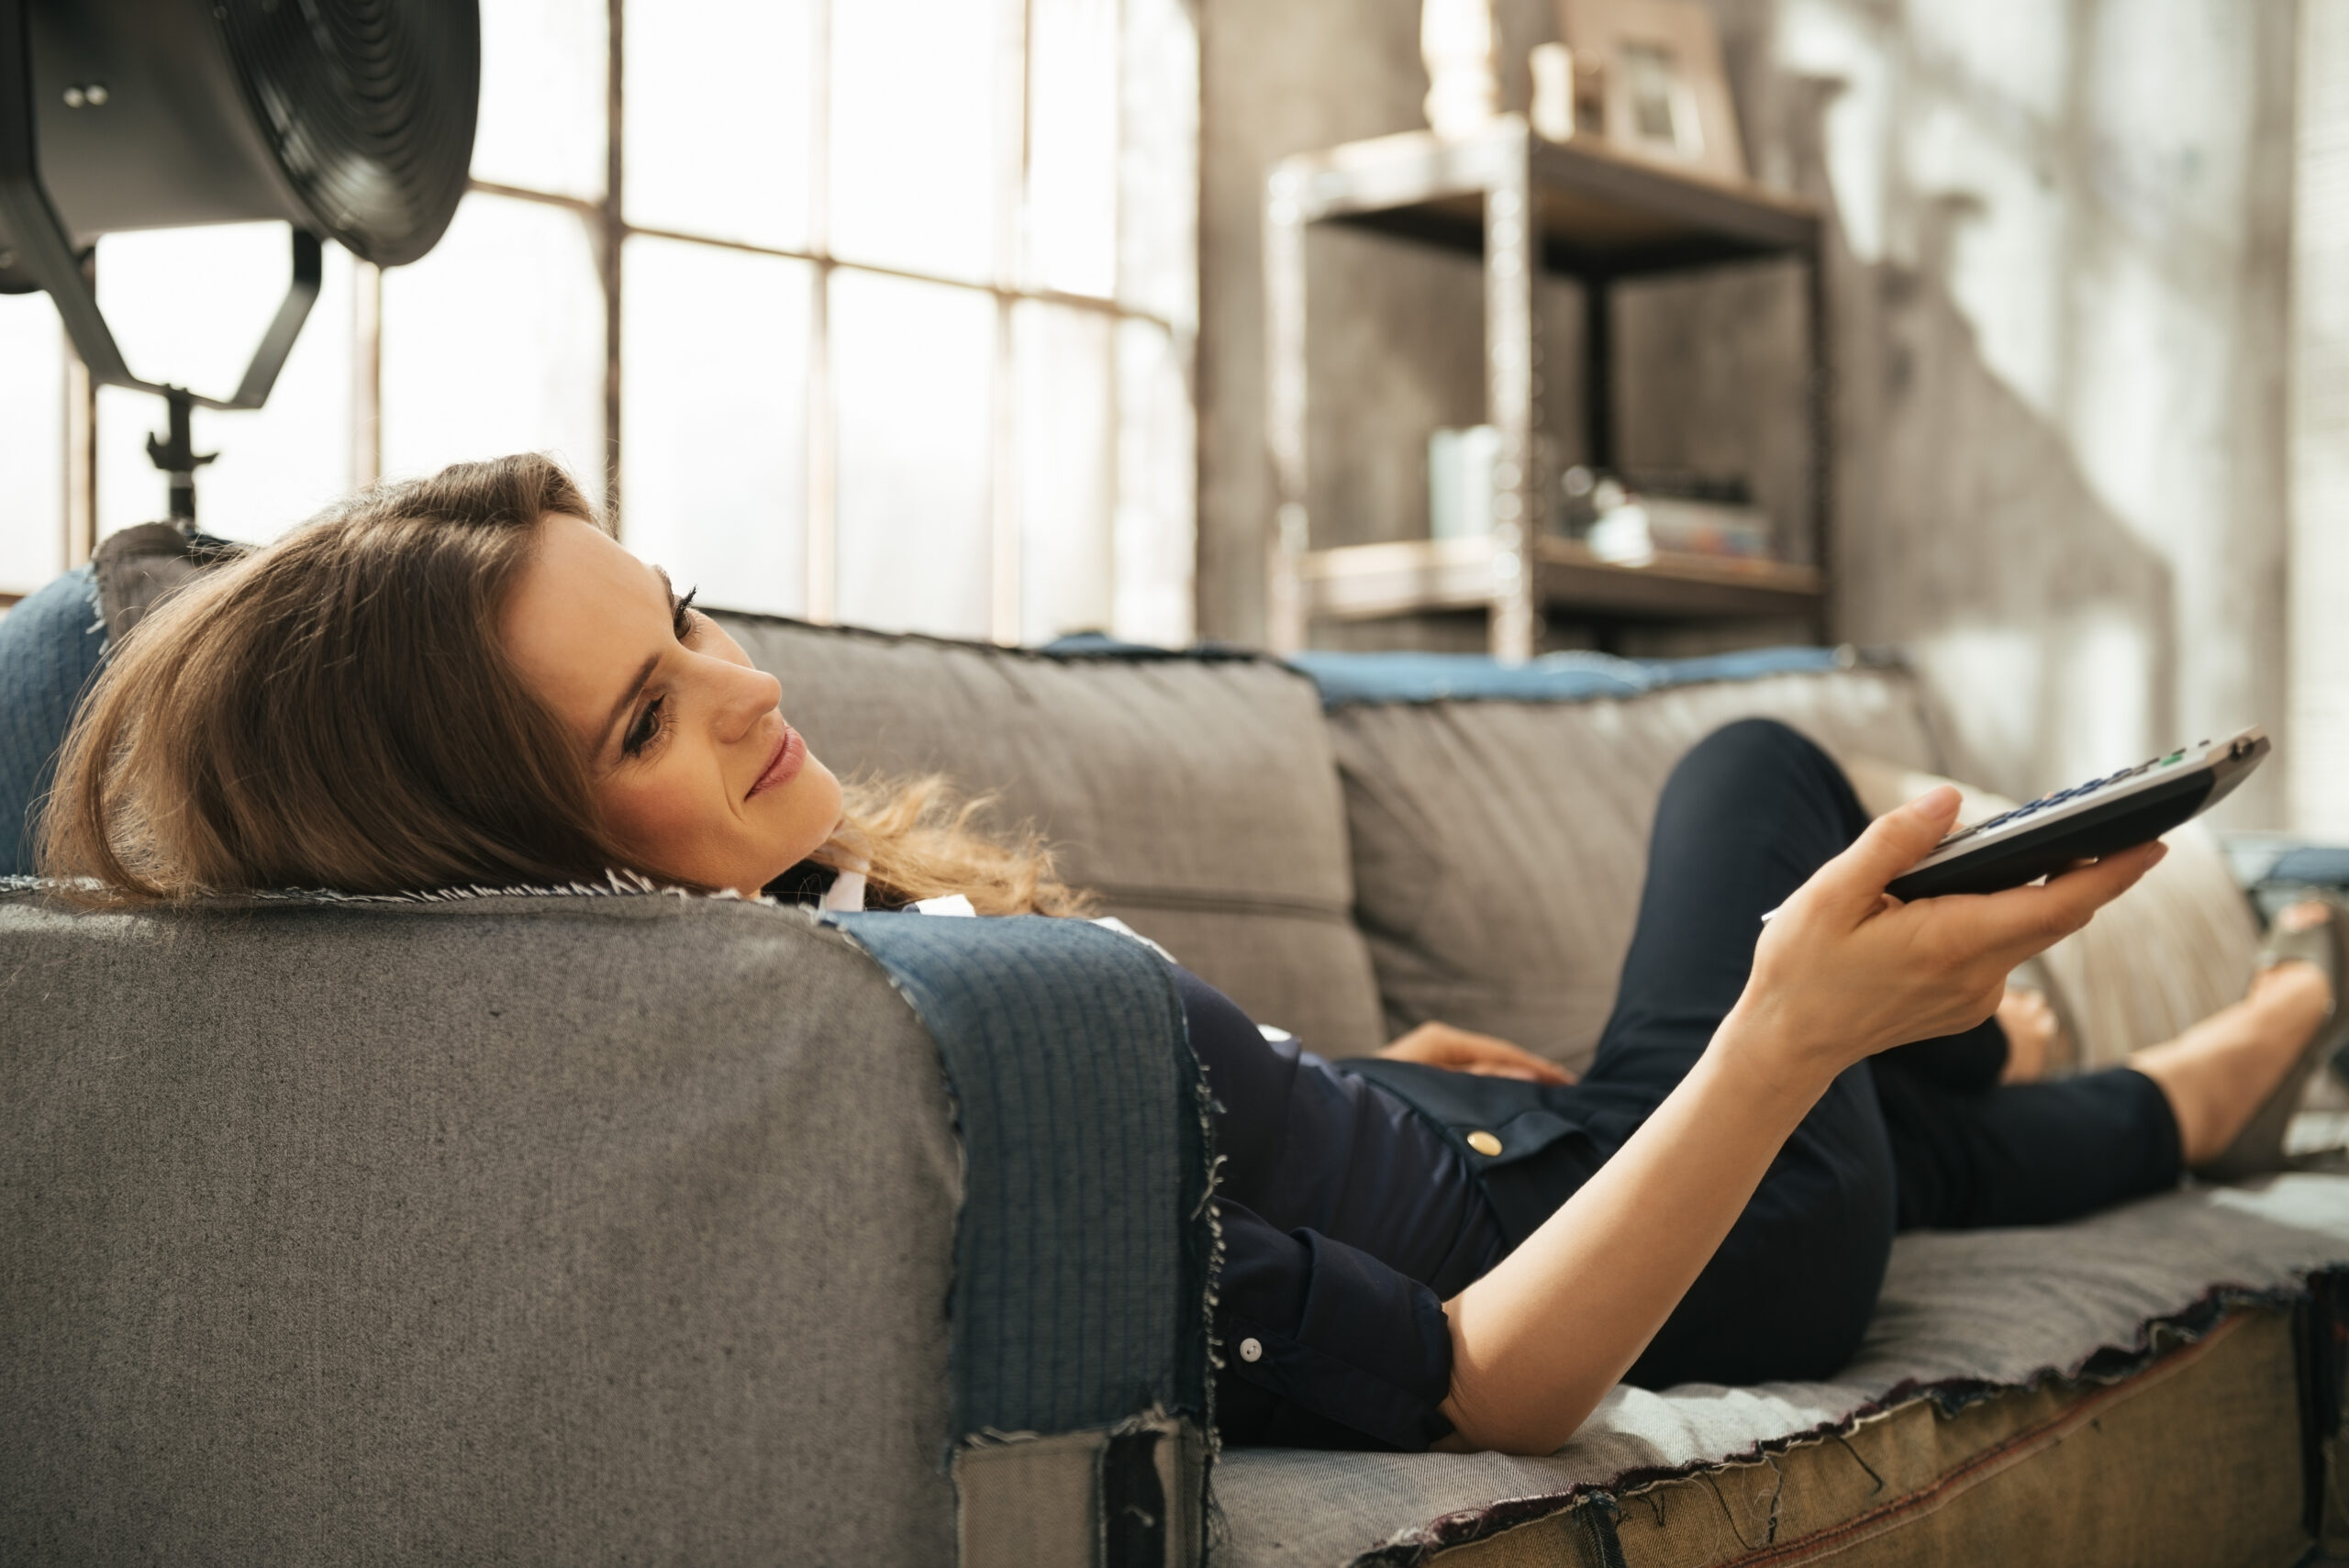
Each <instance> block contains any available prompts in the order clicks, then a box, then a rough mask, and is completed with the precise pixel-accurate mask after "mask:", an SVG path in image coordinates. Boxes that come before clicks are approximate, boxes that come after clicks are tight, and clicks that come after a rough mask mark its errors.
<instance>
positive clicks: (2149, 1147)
mask: <svg viewBox="0 0 2349 1568" xmlns="http://www.w3.org/2000/svg"><path fill="white" fill-rule="evenodd" d="M1876 1100H1877V1103H1878V1104H1879V1105H1881V1106H1883V1107H1884V1119H1885V1125H1886V1128H1887V1131H1888V1133H1889V1135H1890V1138H1891V1143H1892V1162H1893V1168H1894V1170H1895V1171H1896V1172H1897V1173H1898V1180H1897V1182H1896V1187H1897V1190H1898V1194H1899V1200H1900V1202H1899V1211H1900V1229H1903V1230H1913V1229H1938V1230H1969V1229H1982V1228H1984V1227H1988V1226H1998V1225H2055V1224H2060V1223H2061V1222H2063V1221H2065V1220H2067V1219H2076V1218H2080V1217H2081V1216H2082V1215H2086V1214H2093V1213H2095V1212H2096V1211H2097V1210H2098V1209H2100V1208H2109V1207H2111V1206H2112V1205H2114V1204H2116V1203H2123V1202H2126V1201H2127V1200H2128V1199H2130V1198H2133V1197H2143V1196H2144V1195H2147V1194H2149V1193H2157V1192H2164V1191H2166V1190H2167V1189H2169V1188H2171V1187H2174V1186H2176V1184H2177V1179H2178V1177H2179V1176H2180V1175H2181V1174H2183V1173H2184V1171H2185V1164H2184V1162H2183V1158H2182V1151H2181V1149H2180V1146H2179V1143H2178V1133H2177V1122H2176V1119H2175V1118H2173V1117H2172V1115H2171V1114H2170V1108H2169V1102H2168V1101H2167V1099H2166V1098H2165V1096H2164V1095H2163V1094H2162V1091H2161V1088H2160V1086H2159V1085H2157V1084H2155V1083H2154V1081H2153V1080H2152V1079H2151V1078H2148V1077H2146V1076H2145V1075H2144V1074H2143V1073H2137V1072H2133V1071H2132V1070H2131V1069H2129V1068H2126V1067H2114V1068H2108V1069H2106V1070H2105V1071H2103V1072H2100V1073H2083V1074H2081V1075H2080V1076H2078V1077H2076V1078H2063V1079H2057V1080H2055V1081H2054V1082H2051V1083H2043V1084H2007V1085H2004V1086H1999V1087H1992V1088H1988V1089H1979V1090H1974V1091H1971V1092H1968V1091H1965V1090H1958V1089H1950V1088H1946V1087H1944V1086H1943V1085H1942V1084H1935V1083H1932V1082H1929V1081H1927V1080H1925V1079H1923V1078H1920V1077H1918V1076H1916V1075H1915V1074H1912V1073H1900V1072H1897V1071H1896V1072H1885V1071H1878V1072H1877V1073H1876Z"/></svg>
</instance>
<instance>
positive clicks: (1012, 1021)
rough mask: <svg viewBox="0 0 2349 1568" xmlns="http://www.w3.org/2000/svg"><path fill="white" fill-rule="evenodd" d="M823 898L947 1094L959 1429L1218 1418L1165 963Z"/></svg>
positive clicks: (1189, 1060)
mask: <svg viewBox="0 0 2349 1568" xmlns="http://www.w3.org/2000/svg"><path fill="white" fill-rule="evenodd" d="M822 918H823V920H824V923H825V924H828V925H831V926H835V927H838V928H839V929H841V930H842V931H843V932H845V933H846V934H847V935H848V937H849V938H850V940H852V941H854V942H855V943H856V944H857V945H858V946H859V947H861V948H863V950H864V951H866V952H867V953H868V954H870V955H871V956H872V958H873V959H874V962H877V963H879V964H880V966H881V967H882V969H883V970H885V972H886V973H888V975H889V978H890V979H891V981H892V982H893V983H895V984H896V987H897V989H898V990H899V991H900V992H901V993H902V994H903V995H905V997H906V1000H907V1002H908V1003H909V1004H910V1005H911V1006H912V1007H913V1009H914V1012H915V1013H916V1014H917V1015H918V1017H919V1018H921V1021H922V1024H923V1026H924V1027H925V1028H926V1029H929V1031H930V1038H931V1039H932V1040H935V1041H936V1042H937V1045H938V1051H939V1057H940V1060H941V1062H942V1064H943V1065H944V1067H945V1070H946V1075H947V1079H948V1084H949V1087H950V1088H951V1090H952V1094H953V1096H954V1104H955V1115H956V1118H957V1121H958V1123H959V1129H960V1132H961V1135H962V1140H963V1168H964V1173H965V1175H964V1187H963V1213H962V1216H961V1218H960V1220H959V1223H958V1224H957V1227H956V1233H955V1243H954V1285H953V1292H952V1299H951V1302H950V1304H949V1307H948V1318H949V1331H950V1334H951V1336H952V1373H951V1376H952V1382H953V1393H954V1409H955V1415H954V1420H953V1429H954V1432H955V1433H956V1434H957V1435H958V1438H959V1437H963V1436H968V1435H972V1434H979V1433H985V1432H990V1431H993V1432H1011V1431H1034V1432H1063V1431H1073V1430H1078V1429H1087V1428H1100V1427H1108V1426H1112V1425H1115V1424H1116V1423H1118V1422H1119V1421H1121V1420H1124V1419H1126V1418H1130V1417H1133V1416H1136V1415H1140V1414H1142V1413H1145V1412H1147V1411H1150V1410H1152V1409H1156V1410H1163V1411H1169V1412H1174V1413H1176V1414H1178V1415H1186V1416H1192V1417H1196V1418H1197V1421H1198V1423H1199V1425H1200V1426H1201V1427H1202V1428H1207V1427H1208V1426H1210V1425H1211V1422H1212V1416H1213V1412H1212V1410H1211V1409H1210V1407H1209V1401H1210V1399H1211V1397H1212V1395H1211V1390H1210V1385H1209V1380H1208V1365H1209V1356H1210V1349H1209V1327H1210V1321H1211V1319H1210V1312H1211V1309H1212V1302H1211V1299H1210V1284H1211V1271H1212V1269H1213V1266H1214V1259H1215V1248H1216V1232H1215V1223H1214V1215H1213V1205H1212V1204H1211V1202H1210V1201H1209V1199H1210V1195H1211V1186H1210V1170H1211V1167H1210V1161H1211V1157H1212V1151H1211V1142H1212V1129H1211V1127H1210V1124H1209V1122H1208V1110H1207V1101H1206V1098H1205V1093H1204V1083H1205V1079H1204V1074H1202V1073H1200V1071H1199V1067H1198V1062H1197V1059H1196V1058H1195V1057H1194V1056H1193V1055H1192V1052H1191V1048H1190V1041H1189V1037H1188V1034H1187V1032H1186V1025H1185V1021H1184V1016H1183V1008H1182V1005H1181V1002H1180V1000H1179V998H1178V996H1177V995H1176V993H1175V984H1174V978H1173V974H1172V972H1171V971H1170V970H1169V969H1168V967H1167V965H1166V964H1165V963H1164V962H1163V961H1162V960H1161V959H1159V958H1158V956H1157V955H1156V954H1154V953H1152V951H1150V950H1149V949H1148V948H1146V947H1144V946H1142V945H1141V943H1139V942H1136V941H1133V940H1130V939H1128V938H1126V937H1122V936H1119V935H1118V934H1116V933H1115V932H1112V931H1107V930H1103V929H1100V928H1098V927H1096V926H1092V925H1089V924H1086V923H1085V922H1084V921H1079V920H1053V919H1046V918H1043V917H1035V916H1021V917H1009V918H1002V919H985V920H968V919H935V918H925V917H921V916H918V915H905V914H871V913H868V914H837V915H826V916H824V917H822Z"/></svg>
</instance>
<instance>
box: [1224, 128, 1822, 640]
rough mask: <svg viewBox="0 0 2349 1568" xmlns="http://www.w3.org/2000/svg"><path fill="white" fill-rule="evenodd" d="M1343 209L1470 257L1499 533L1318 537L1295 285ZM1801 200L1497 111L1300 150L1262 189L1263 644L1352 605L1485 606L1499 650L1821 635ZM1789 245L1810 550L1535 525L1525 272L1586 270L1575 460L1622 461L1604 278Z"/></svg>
mask: <svg viewBox="0 0 2349 1568" xmlns="http://www.w3.org/2000/svg"><path fill="white" fill-rule="evenodd" d="M1320 222H1341V223H1349V224H1353V225H1356V226H1358V227H1362V228H1372V229H1375V230H1379V231H1382V232H1385V233H1388V234H1394V235H1397V236H1400V237H1403V238H1405V239H1414V240H1418V241H1421V242H1424V243H1430V244H1435V245H1442V246H1444V247H1447V248H1449V249H1453V250H1464V251H1467V252H1470V253H1472V254H1481V255H1482V256H1483V258H1484V262H1485V388H1486V390H1485V402H1486V420H1487V422H1489V423H1490V424H1491V425H1493V426H1494V427H1495V428H1496V429H1497V431H1498V432H1499V437H1500V442H1499V445H1500V452H1499V456H1498V458H1497V464H1496V474H1495V477H1496V484H1495V487H1494V488H1495V495H1494V503H1493V514H1494V515H1493V519H1492V529H1491V532H1490V533H1489V534H1486V535H1483V536H1479V537H1475V538H1471V539H1404V540H1400V541H1396V542H1391V543H1385V544H1365V545H1348V546H1339V547H1336V548H1330V549H1321V550H1316V549H1314V548H1312V542H1311V523H1310V518H1309V517H1308V515H1307V511H1306V495H1307V476H1308V466H1307V451H1306V368H1305V367H1306V359H1305V323H1306V298H1305V294H1306V285H1305V234H1306V228H1307V227H1308V225H1310V224H1314V223H1320ZM1823 230H1824V225H1823V223H1822V221H1821V218H1820V212H1819V209H1818V208H1817V207H1816V206H1813V205H1812V204H1810V203H1809V202H1806V201H1803V200H1801V199H1799V198H1798V197H1794V196H1789V195H1784V194H1782V193H1780V192H1776V191H1771V190H1765V189H1764V188H1763V187H1761V186H1759V185H1753V184H1749V183H1731V182H1725V181H1720V180H1716V179H1712V178H1709V177H1707V176H1705V175H1702V174H1698V173H1695V172H1683V171H1679V170H1675V169H1670V168H1665V167H1663V166H1660V165H1658V164H1655V163H1653V162H1648V161H1642V160H1638V159H1634V158H1631V157H1628V156H1625V155H1623V154H1621V153H1619V152H1615V151H1613V150H1609V149H1608V148H1607V147H1606V146H1605V145H1604V144H1603V143H1599V142H1597V141H1595V140H1576V141H1573V142H1566V143H1552V142H1546V141H1543V140H1542V139H1540V138H1538V137H1536V136H1534V135H1533V134H1532V132H1531V128H1529V127H1528V126H1527V124H1526V122H1525V121H1524V119H1523V118H1521V117H1518V116H1514V115H1508V116H1503V117H1499V118H1497V119H1496V120H1495V121H1494V122H1493V123H1492V125H1491V126H1490V127H1489V128H1486V129H1485V130H1483V131H1481V132H1479V133H1478V134H1476V135H1475V136H1473V137H1463V138H1453V139H1444V138H1440V137H1438V136H1436V135H1435V134H1433V133H1432V132H1429V131H1411V132H1407V133H1405V134H1403V135H1400V136H1388V137H1381V138H1378V139H1375V140H1372V141H1358V142H1353V143H1350V144H1348V145H1346V146H1343V147H1338V148H1332V149H1330V150H1327V151H1322V152H1313V153H1303V154H1299V155H1297V156H1296V157H1293V158H1287V159H1284V160H1283V161H1281V162H1279V163H1278V164H1276V165H1275V167H1274V169H1273V171H1272V172H1271V174H1270V175H1269V176H1268V177H1267V179H1266V182H1265V201H1264V290H1265V312H1266V332H1265V350H1266V355H1267V359H1268V361H1269V362H1268V367H1267V368H1268V372H1269V374H1268V377H1267V382H1268V384H1267V399H1266V416H1265V436H1266V441H1267V444H1268V445H1269V447H1270V449H1271V452H1272V458H1273V469H1274V479H1275V501H1276V506H1277V511H1276V513H1275V527H1274V529H1273V539H1272V548H1271V562H1270V588H1271V593H1270V603H1269V611H1270V624H1269V628H1268V640H1269V641H1270V642H1271V644H1272V646H1273V647H1274V649H1275V650H1276V651H1295V650H1297V649H1300V648H1302V647H1304V646H1305V639H1306V632H1307V628H1308V624H1309V623H1310V621H1311V620H1312V619H1313V617H1317V616H1319V617H1332V618H1341V619H1366V618H1373V617H1386V616H1399V615H1408V614H1412V613H1415V612H1419V611H1429V610H1461V609H1474V608H1476V607H1478V606H1484V607H1486V608H1487V609H1488V611H1489V617H1490V619H1489V626H1490V637H1491V647H1492V651H1493V653H1494V655H1495V656H1496V657H1497V658H1499V659H1502V660H1505V661H1508V662H1521V661H1523V660H1526V659H1529V658H1531V657H1532V655H1533V654H1534V653H1535V652H1536V651H1539V649H1540V645H1541V641H1542V625H1543V618H1544V617H1545V616H1546V615H1548V614H1549V613H1551V612H1553V611H1555V612H1557V613H1559V614H1560V616H1561V617H1573V618H1576V619H1581V620H1586V621H1592V622H1596V623H1598V624H1600V625H1602V626H1606V625H1613V624H1619V623H1620V622H1622V621H1627V620H1664V621H1673V620H1677V621H1694V620H1706V619H1718V618H1722V617H1758V616H1806V617H1810V618H1812V619H1813V620H1814V621H1815V622H1816V623H1817V625H1818V628H1819V634H1820V636H1821V637H1822V638H1823V637H1824V635H1825V629H1826V615H1825V612H1826V589H1827V573H1826V567H1827V555H1826V552H1827V545H1828V540H1829V537H1830V535H1829V527H1828V523H1829V517H1830V505H1831V501H1830V492H1829V481H1830V478H1831V465H1830V452H1829V439H1830V424H1829V419H1828V395H1829V388H1828V377H1827V325H1826V308H1825V306H1826V301H1825V289H1824V286H1823V281H1822V279H1821V276H1820V238H1821V235H1822V233H1823ZM1772 256H1792V257H1795V258H1798V259H1799V260H1800V261H1803V262H1804V263H1805V266H1804V276H1805V280H1806V285H1807V295H1808V305H1809V311H1808V315H1809V323H1808V328H1809V350H1810V366H1811V374H1810V385H1809V401H1810V414H1811V427H1812V433H1813V451H1812V484H1811V494H1812V498H1813V505H1812V516H1811V517H1810V519H1809V522H1810V535H1811V538H1810V547H1811V549H1810V554H1811V562H1810V563H1809V564H1794V563H1791V562H1777V561H1739V560H1731V559H1725V558H1715V557H1710V556H1694V555H1670V554H1664V555H1659V556H1658V557H1657V558H1656V559H1655V560H1654V561H1653V562H1651V563H1649V564H1647V565H1644V566H1636V567H1633V566H1620V565H1614V564H1610V563H1609V562H1602V561H1599V560H1598V559H1597V558H1595V557H1594V556H1592V555H1591V553H1590V552H1589V550H1586V548H1584V547H1583V546H1582V545H1580V544H1578V543H1576V542H1575V541H1572V540H1569V539H1561V538H1557V537H1554V536H1550V535H1546V534H1543V533H1542V532H1541V529H1540V518H1541V517H1542V508H1541V506H1539V504H1538V503H1539V502H1540V500H1541V495H1540V491H1539V486H1540V485H1541V484H1542V481H1543V479H1544V477H1545V476H1543V475H1542V474H1540V473H1537V472H1536V465H1535V463H1534V462H1533V461H1532V453H1533V435H1534V429H1535V426H1536V423H1537V421H1538V418H1539V405H1538V403H1537V401H1536V398H1535V395H1534V367H1535V365H1536V363H1537V355H1536V353H1535V334H1536V332H1537V331H1538V330H1539V322H1540V317H1539V314H1538V313H1537V312H1536V311H1535V309H1534V308H1533V290H1534V286H1535V281H1536V278H1537V276H1538V275H1539V271H1548V272H1556V273H1563V274H1565V275H1568V276H1571V277H1574V278H1576V279H1578V280H1580V281H1581V283H1582V284H1583V287H1584V294H1585V298H1586V302H1587V306H1586V308H1587V313H1588V319H1587V324H1586V328H1585V333H1584V365H1583V372H1584V375H1585V378H1586V395H1585V398H1584V403H1585V406H1586V409H1587V410H1588V414H1587V418H1588V428H1587V429H1586V432H1585V433H1586V443H1585V444H1586V452H1587V461H1588V462H1593V463H1595V464H1598V465H1599V466H1602V467H1606V466H1611V465H1612V464H1613V462H1614V460H1615V429H1614V411H1613V408H1612V406H1611V389H1612V386H1613V365H1614V347H1613V325H1612V309H1611V285H1612V284H1614V283H1615V282H1616V281H1617V280H1619V279H1624V278H1632V277H1640V276H1648V275H1653V274H1656V273H1659V272H1677V271H1683V270H1687V269H1690V268H1697V267H1704V266H1710V265H1717V264H1720V263H1722V262H1728V261H1749V260H1753V259H1756V258H1762V257H1772Z"/></svg>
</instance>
